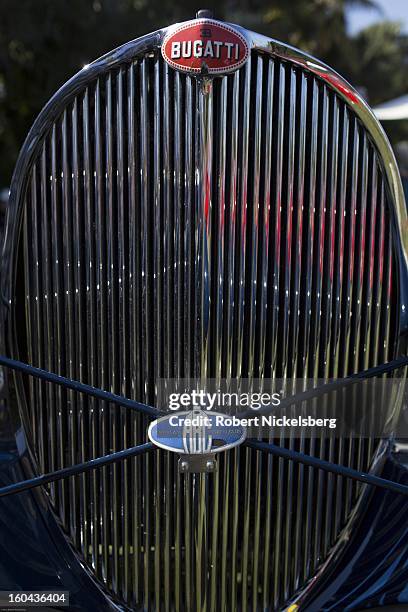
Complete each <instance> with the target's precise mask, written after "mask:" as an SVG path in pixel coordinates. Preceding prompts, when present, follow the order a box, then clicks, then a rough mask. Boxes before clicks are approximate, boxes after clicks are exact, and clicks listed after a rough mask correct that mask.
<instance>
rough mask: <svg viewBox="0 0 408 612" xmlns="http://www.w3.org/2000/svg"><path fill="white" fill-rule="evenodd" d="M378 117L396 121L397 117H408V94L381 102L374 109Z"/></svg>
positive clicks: (381, 119) (383, 119)
mask: <svg viewBox="0 0 408 612" xmlns="http://www.w3.org/2000/svg"><path fill="white" fill-rule="evenodd" d="M373 110H374V113H375V115H376V116H377V119H379V120H380V121H395V120H397V119H408V95H406V96H400V97H399V98H395V100H389V101H388V102H383V103H382V104H379V105H378V106H376V107H375V108H374V109H373Z"/></svg>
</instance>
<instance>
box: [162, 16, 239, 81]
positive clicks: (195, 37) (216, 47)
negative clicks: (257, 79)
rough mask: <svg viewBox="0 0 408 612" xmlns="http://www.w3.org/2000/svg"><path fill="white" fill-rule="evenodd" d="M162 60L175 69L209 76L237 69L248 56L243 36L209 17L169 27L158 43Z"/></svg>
mask: <svg viewBox="0 0 408 612" xmlns="http://www.w3.org/2000/svg"><path fill="white" fill-rule="evenodd" d="M162 55H163V57H164V59H165V60H166V62H167V63H168V64H169V65H170V66H171V67H172V68H176V69H177V70H182V71H183V72H190V73H196V74H199V73H205V74H210V75H215V74H225V73H228V72H232V71H233V70H237V69H238V68H240V67H241V66H242V65H243V64H245V62H246V61H247V59H248V57H249V46H248V43H247V41H246V40H245V37H244V36H243V35H242V34H241V33H240V32H239V31H238V30H236V29H235V28H233V27H232V26H230V25H227V24H225V23H222V22H220V21H215V20H213V19H194V20H192V21H188V22H186V23H183V24H181V25H179V26H176V27H175V28H174V29H172V30H171V31H170V32H169V33H168V34H167V36H166V37H165V39H164V41H163V44H162Z"/></svg>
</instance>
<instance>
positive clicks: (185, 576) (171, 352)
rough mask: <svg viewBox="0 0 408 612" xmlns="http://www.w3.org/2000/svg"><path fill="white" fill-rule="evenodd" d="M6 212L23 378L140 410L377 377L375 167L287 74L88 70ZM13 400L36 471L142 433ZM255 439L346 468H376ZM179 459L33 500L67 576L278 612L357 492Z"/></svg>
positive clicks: (229, 464)
mask: <svg viewBox="0 0 408 612" xmlns="http://www.w3.org/2000/svg"><path fill="white" fill-rule="evenodd" d="M25 205H26V209H25V217H24V233H23V240H24V248H25V253H26V254H27V255H26V260H25V261H24V272H23V277H24V279H23V280H22V282H24V283H25V284H24V290H25V291H24V295H25V302H26V329H27V337H28V358H29V360H30V362H31V363H33V364H34V365H38V366H40V367H44V368H47V369H50V370H54V371H56V372H60V373H61V374H64V375H67V376H71V377H72V378H76V379H79V380H82V381H84V382H86V383H89V384H91V385H94V386H99V387H101V388H103V389H107V390H111V391H113V392H115V393H121V394H123V395H126V396H128V397H131V398H134V399H136V400H139V401H142V402H147V403H149V404H155V403H156V402H157V382H158V379H159V378H163V377H164V378H166V377H167V378H172V377H174V378H175V379H176V380H179V379H182V378H190V379H191V378H192V377H197V378H199V379H201V381H202V383H203V385H204V386H205V384H206V381H207V380H208V379H209V378H214V379H215V380H216V382H217V383H220V382H221V380H222V379H226V380H227V382H228V383H230V382H231V380H232V379H234V378H241V379H243V378H248V379H249V389H252V388H253V386H254V384H255V382H254V381H255V380H256V379H260V380H261V385H263V384H264V382H263V381H264V380H265V379H268V378H269V379H272V381H277V380H279V379H283V386H284V387H285V391H286V392H287V393H288V392H291V389H292V387H291V385H292V379H293V378H299V379H303V381H304V384H305V385H306V381H307V379H308V378H312V379H314V380H317V379H318V378H320V379H325V380H327V379H330V378H332V377H340V376H345V375H347V374H350V373H352V372H354V371H357V370H358V369H362V368H366V367H370V366H372V365H375V364H377V363H381V362H383V361H386V360H387V359H389V358H391V357H392V356H393V355H394V352H395V330H396V324H395V323H394V320H395V319H396V317H397V313H396V303H397V299H396V298H397V280H398V279H397V276H396V270H395V263H394V246H393V234H392V232H393V228H392V223H391V215H390V209H389V202H388V196H387V190H386V184H385V182H384V178H383V171H382V166H381V160H380V158H379V155H378V153H377V151H376V149H375V147H374V146H373V143H372V142H371V140H370V138H369V137H368V135H367V134H366V132H365V129H364V126H363V125H362V124H361V123H360V121H359V120H358V119H357V118H356V116H355V115H354V113H353V111H352V110H351V109H350V108H349V107H348V106H347V105H346V104H345V102H344V101H343V100H341V99H340V98H339V97H338V96H337V95H336V94H335V93H334V91H333V90H332V89H331V88H330V87H329V86H328V85H327V84H326V83H325V82H324V81H323V80H321V79H319V78H317V77H316V76H315V75H312V74H311V73H308V72H307V71H305V70H302V69H301V68H300V67H299V66H295V65H292V64H291V63H290V62H289V61H283V60H278V59H277V58H275V57H272V56H269V55H267V54H265V53H260V52H257V51H252V57H251V60H250V61H249V62H248V63H247V64H246V65H245V66H244V67H243V68H241V69H240V70H239V71H237V72H235V73H234V74H230V75H228V76H222V77H217V78H216V79H200V80H197V79H196V78H194V77H191V76H189V75H185V74H183V73H181V72H175V71H174V70H173V69H171V68H170V67H169V66H168V65H167V64H166V63H165V62H164V61H163V59H162V58H161V56H160V54H159V53H158V52H157V50H155V51H152V52H149V53H146V54H145V55H142V56H140V57H136V58H134V60H132V61H129V62H128V63H126V64H123V65H117V66H115V67H110V68H109V69H108V70H107V71H106V72H105V73H104V74H101V75H100V76H99V77H98V78H97V79H95V80H93V81H90V82H88V83H86V85H85V87H84V89H83V90H81V91H80V92H77V93H76V95H75V97H74V98H73V99H72V100H69V101H68V102H67V106H66V108H65V110H63V112H62V113H61V115H60V116H59V117H58V118H57V119H56V120H55V122H54V124H53V125H52V127H51V129H50V130H49V133H47V134H46V136H45V138H44V141H43V142H42V143H41V150H40V153H39V155H38V157H37V159H36V160H35V162H34V165H33V167H32V170H31V175H30V177H29V183H28V190H27V196H26V202H25ZM302 384H303V383H302ZM27 390H28V392H29V395H30V402H29V404H30V410H31V411H32V412H31V414H30V418H31V423H32V427H33V430H34V431H33V444H34V447H35V451H36V454H37V459H38V462H39V469H41V470H43V471H50V470H53V469H57V468H59V467H62V466H64V465H68V464H71V463H76V462H78V461H83V460H86V459H89V458H91V457H96V456H98V455H103V454H107V453H109V452H112V451H114V450H119V449H122V448H126V447H128V446H130V445H132V444H137V443H141V442H144V441H145V440H146V429H147V426H148V424H149V420H148V418H147V417H145V416H141V415H138V414H136V413H133V412H132V414H130V413H128V412H127V411H126V410H125V409H122V408H119V409H118V408H117V407H114V406H112V405H109V404H108V403H107V402H101V401H97V400H95V399H92V398H86V397H84V396H79V395H78V394H76V393H74V392H71V391H69V392H66V391H63V390H61V389H58V390H56V389H54V388H53V387H52V386H51V385H48V384H46V383H43V382H32V383H30V384H29V386H28V387H27ZM326 407H327V406H326V405H325V404H324V403H323V404H322V409H323V410H325V409H326ZM270 439H271V440H273V441H274V442H276V443H279V444H282V445H285V446H286V447H287V448H292V449H294V450H298V451H301V452H306V453H310V454H313V455H316V456H320V457H321V458H323V459H328V460H330V461H335V462H337V463H342V464H345V465H350V466H351V467H354V468H355V469H368V468H369V465H370V463H371V461H372V460H373V457H374V456H375V452H376V441H375V440H374V439H369V440H365V441H362V440H354V441H353V440H348V439H341V440H338V439H335V438H334V437H333V438H332V437H330V438H329V439H321V438H320V437H317V436H316V437H313V438H311V439H309V438H307V437H304V438H300V439H298V438H295V437H293V436H292V437H291V436H289V435H285V434H281V435H280V437H277V438H273V439H272V438H270ZM177 460H178V458H177V457H176V456H174V455H172V454H171V453H168V452H166V451H162V450H161V451H157V452H156V453H155V454H151V455H145V456H142V457H139V458H135V459H132V460H127V461H126V462H124V463H123V464H120V465H119V464H118V465H115V466H112V467H105V468H103V469H101V470H98V471H95V472H94V473H93V474H86V475H82V476H80V477H77V478H75V479H71V481H70V482H69V483H66V484H59V485H51V486H50V488H49V492H50V500H51V503H52V505H53V507H54V509H55V511H56V512H57V513H58V515H59V517H60V519H61V522H62V525H63V528H64V529H65V531H66V532H67V534H68V536H69V537H70V539H71V541H72V543H73V545H74V546H75V548H76V549H77V551H78V554H79V555H80V556H81V558H82V559H83V562H84V563H85V564H86V565H87V566H88V567H89V568H90V569H91V571H92V572H93V574H94V575H95V577H96V579H97V580H99V581H100V582H101V583H102V585H103V587H104V589H105V590H106V591H108V592H109V593H111V594H112V595H113V597H114V598H115V600H116V601H119V602H123V604H125V605H126V606H128V607H130V608H131V609H141V608H143V609H147V610H162V609H163V610H165V611H166V612H173V611H180V612H182V611H183V610H200V612H206V611H209V612H215V610H222V612H227V611H228V610H231V609H232V610H235V609H240V610H243V611H244V610H248V611H249V610H265V611H267V610H275V609H279V608H281V607H284V606H285V604H286V602H288V601H289V600H291V599H292V598H293V596H294V595H295V593H296V592H297V591H298V590H299V589H300V588H302V587H303V586H304V584H305V583H306V581H307V580H309V579H310V578H311V577H312V576H313V574H314V572H315V571H316V569H317V568H318V567H319V566H320V564H321V563H322V562H323V561H324V560H325V559H326V558H327V555H328V554H329V553H330V551H331V549H332V546H333V545H334V544H335V542H336V541H337V540H338V538H339V535H340V533H341V530H342V529H343V527H344V526H345V525H346V524H347V521H348V519H349V517H350V514H351V512H352V510H353V508H354V507H355V504H356V501H357V499H358V496H359V494H360V492H361V488H359V487H356V486H354V485H353V484H352V483H350V481H345V479H342V478H340V477H334V476H330V475H329V476H327V475H325V474H323V472H319V471H316V470H315V469H313V468H305V467H303V466H295V465H294V464H293V463H288V462H285V461H284V460H283V459H279V458H275V457H273V456H272V455H268V456H263V455H261V454H260V453H257V452H256V451H254V450H252V449H249V448H238V449H234V450H231V451H229V452H227V453H220V456H219V458H218V471H217V472H216V473H215V474H200V475H198V474H183V473H179V471H178V466H177ZM310 516H313V517H314V521H313V522H312V523H311V522H310Z"/></svg>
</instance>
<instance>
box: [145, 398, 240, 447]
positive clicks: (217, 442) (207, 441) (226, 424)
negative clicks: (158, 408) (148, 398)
mask: <svg viewBox="0 0 408 612" xmlns="http://www.w3.org/2000/svg"><path fill="white" fill-rule="evenodd" d="M237 421H238V422H237ZM147 433H148V436H149V439H150V441H151V442H153V444H155V445H156V446H158V447H159V448H164V449H165V450H168V451H171V452H173V453H178V454H179V455H212V454H214V453H219V452H221V451H226V450H228V449H230V448H234V446H238V445H239V444H242V442H243V441H244V440H245V437H246V431H245V428H244V427H243V426H242V425H241V424H240V423H239V420H238V419H237V418H234V417H231V416H229V415H227V414H220V413H218V412H205V411H203V410H201V409H199V408H197V409H194V410H189V411H186V412H173V413H172V414H168V415H166V416H164V417H160V419H157V420H156V421H153V422H152V423H150V426H149V429H148V432H147Z"/></svg>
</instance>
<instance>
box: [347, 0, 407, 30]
mask: <svg viewBox="0 0 408 612" xmlns="http://www.w3.org/2000/svg"><path fill="white" fill-rule="evenodd" d="M374 1H375V2H376V4H377V5H378V7H379V9H380V10H370V9H364V8H361V7H353V8H351V9H349V12H348V22H349V30H350V32H351V33H355V32H358V31H359V30H361V29H363V28H365V27H367V26H369V25H371V24H373V23H375V22H376V21H382V20H383V19H389V20H392V21H401V22H403V29H404V31H405V32H408V0H374Z"/></svg>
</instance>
